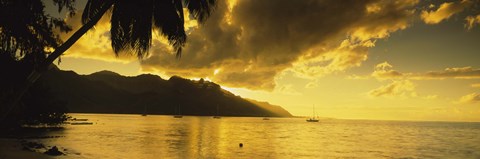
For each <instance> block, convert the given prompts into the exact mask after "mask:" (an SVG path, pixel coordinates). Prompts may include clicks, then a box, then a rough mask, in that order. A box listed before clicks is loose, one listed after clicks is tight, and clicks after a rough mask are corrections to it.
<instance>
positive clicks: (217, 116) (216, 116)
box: [213, 104, 221, 119]
mask: <svg viewBox="0 0 480 159" xmlns="http://www.w3.org/2000/svg"><path fill="white" fill-rule="evenodd" d="M213 118H214V119H220V118H221V117H220V116H219V115H218V104H217V115H215V116H213Z"/></svg>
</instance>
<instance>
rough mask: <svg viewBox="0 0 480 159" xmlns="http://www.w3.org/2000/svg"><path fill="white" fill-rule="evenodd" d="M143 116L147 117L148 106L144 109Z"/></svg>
mask: <svg viewBox="0 0 480 159" xmlns="http://www.w3.org/2000/svg"><path fill="white" fill-rule="evenodd" d="M142 116H147V106H145V107H143V113H142Z"/></svg>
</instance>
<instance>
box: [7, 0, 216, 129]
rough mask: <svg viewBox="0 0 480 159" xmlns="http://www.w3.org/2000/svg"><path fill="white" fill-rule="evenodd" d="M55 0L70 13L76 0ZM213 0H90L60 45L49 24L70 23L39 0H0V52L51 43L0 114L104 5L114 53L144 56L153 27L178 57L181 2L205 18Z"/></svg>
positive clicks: (23, 51)
mask: <svg viewBox="0 0 480 159" xmlns="http://www.w3.org/2000/svg"><path fill="white" fill-rule="evenodd" d="M53 1H54V3H55V4H56V5H57V6H58V7H59V11H61V10H62V8H67V9H68V10H69V11H70V16H72V15H73V14H74V13H75V10H74V9H75V8H74V2H75V0H53ZM215 2H216V0H184V1H179V0H174V1H172V0H137V1H121V0H89V1H88V2H87V5H86V7H85V9H84V12H83V15H82V22H83V26H82V27H81V28H80V29H78V30H77V31H76V32H75V33H74V34H73V35H72V36H71V37H70V38H69V39H68V40H67V41H65V42H64V43H62V44H61V45H60V43H61V41H60V39H59V37H58V35H56V34H54V33H53V31H52V29H53V28H54V27H56V28H59V29H60V30H61V31H70V30H71V28H70V27H69V26H68V25H66V24H65V23H64V22H63V21H62V20H60V19H55V18H52V17H50V16H48V15H46V14H45V12H44V5H43V1H41V0H0V10H1V12H0V15H6V16H7V18H0V19H1V20H0V42H1V43H2V44H1V45H2V47H1V49H0V51H1V54H9V55H10V56H12V57H15V58H22V57H23V56H24V55H27V54H38V55H40V54H42V57H44V56H45V54H46V53H47V52H45V50H46V49H48V48H54V51H53V52H51V53H48V54H49V55H48V56H47V57H46V58H45V59H43V58H42V59H34V67H33V69H32V70H31V73H30V74H28V76H26V80H25V83H24V84H22V85H20V87H18V88H15V91H14V92H13V93H12V94H13V95H12V97H11V98H9V99H10V102H6V103H7V104H5V105H6V106H7V108H5V109H4V111H3V110H2V111H3V112H2V114H0V120H2V118H5V117H6V116H7V115H8V114H9V112H10V111H11V110H13V109H14V108H15V106H16V105H17V103H18V102H19V101H20V99H21V97H22V96H23V94H25V92H27V90H28V88H29V87H30V86H31V85H32V84H33V83H34V82H35V81H36V80H37V79H39V78H40V76H41V75H42V74H43V73H44V72H45V71H46V70H48V69H50V68H52V67H53V66H52V63H53V61H54V60H55V59H57V58H59V57H60V55H62V54H63V53H64V52H65V51H66V50H68V49H69V48H70V47H71V46H72V45H73V44H74V43H75V42H76V41H77V40H78V39H80V37H82V36H83V35H84V34H85V33H86V32H87V31H88V30H90V29H91V28H92V27H93V26H94V25H95V24H96V23H97V22H98V21H99V20H100V18H101V17H102V16H103V15H104V14H105V13H106V12H107V11H108V10H111V11H112V17H111V24H112V25H111V30H110V32H111V40H112V48H113V50H114V51H115V53H116V54H117V55H118V53H119V52H121V51H133V53H135V54H136V55H137V56H138V57H139V58H142V57H145V55H146V54H147V53H148V50H149V48H150V45H151V38H152V29H158V30H160V32H161V33H162V34H163V35H164V36H166V37H167V39H168V41H169V43H170V44H171V45H172V46H173V47H174V49H175V51H176V53H177V57H180V55H181V50H182V47H183V46H184V44H185V42H186V34H185V29H184V14H183V8H184V5H185V7H186V8H187V10H188V11H189V12H190V13H191V15H192V16H193V18H195V19H197V20H198V21H199V22H203V21H205V20H206V18H207V17H208V16H209V15H210V14H211V13H212V11H213V7H214V6H215ZM17 15H20V18H19V19H16V18H15V16H17ZM48 20H50V21H48ZM17 28H21V29H17ZM0 122H1V121H0Z"/></svg>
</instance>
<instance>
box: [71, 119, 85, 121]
mask: <svg viewBox="0 0 480 159" xmlns="http://www.w3.org/2000/svg"><path fill="white" fill-rule="evenodd" d="M70 120H71V121H88V119H78V118H73V119H70Z"/></svg>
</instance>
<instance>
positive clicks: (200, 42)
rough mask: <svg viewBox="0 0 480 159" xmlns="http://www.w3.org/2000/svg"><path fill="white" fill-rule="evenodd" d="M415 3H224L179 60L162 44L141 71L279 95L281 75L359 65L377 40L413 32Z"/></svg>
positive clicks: (192, 33)
mask: <svg viewBox="0 0 480 159" xmlns="http://www.w3.org/2000/svg"><path fill="white" fill-rule="evenodd" d="M417 3H418V1H417V0H408V1H380V0H372V1H357V0H350V1H335V0H327V1H315V0H308V1H292V0H278V1H275V3H272V2H270V1H258V0H242V1H236V3H231V2H228V3H226V2H225V1H219V4H218V6H217V9H216V11H215V13H214V14H213V15H212V17H210V18H209V19H208V20H207V22H206V23H205V24H204V25H202V26H199V27H196V28H193V29H192V30H191V31H190V32H189V36H188V41H187V44H186V46H185V48H184V50H183V51H184V54H183V56H182V58H181V59H180V60H175V59H174V58H173V57H172V56H171V55H170V54H168V53H165V52H166V51H168V49H166V46H165V45H163V44H161V43H159V44H157V45H155V44H154V46H153V49H152V52H151V56H150V57H149V58H147V59H145V60H143V61H142V62H141V65H142V69H143V71H156V72H158V73H161V74H165V75H180V76H184V77H197V78H199V77H202V78H206V77H208V78H209V79H211V80H212V81H214V82H217V83H220V84H222V85H225V86H228V87H237V88H238V87H243V88H248V89H262V90H273V89H274V88H275V86H276V84H275V79H276V77H277V76H279V75H281V74H283V73H282V72H286V71H288V72H292V73H294V74H295V75H296V76H298V77H302V78H310V79H312V78H319V77H322V76H324V75H327V74H331V73H336V72H342V71H344V70H346V69H348V68H352V67H358V66H360V65H361V64H362V62H364V61H365V60H366V59H367V57H368V49H369V48H371V47H373V46H375V42H376V39H382V38H386V37H388V36H389V35H390V33H392V32H395V31H398V30H402V29H405V28H407V27H408V26H409V23H410V22H411V20H412V17H413V15H414V7H415V4H417ZM346 6H348V7H346ZM332 15H334V16H332ZM215 70H221V71H220V72H218V73H216V74H214V72H215Z"/></svg>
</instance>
